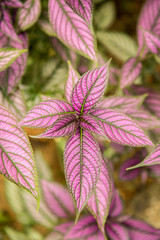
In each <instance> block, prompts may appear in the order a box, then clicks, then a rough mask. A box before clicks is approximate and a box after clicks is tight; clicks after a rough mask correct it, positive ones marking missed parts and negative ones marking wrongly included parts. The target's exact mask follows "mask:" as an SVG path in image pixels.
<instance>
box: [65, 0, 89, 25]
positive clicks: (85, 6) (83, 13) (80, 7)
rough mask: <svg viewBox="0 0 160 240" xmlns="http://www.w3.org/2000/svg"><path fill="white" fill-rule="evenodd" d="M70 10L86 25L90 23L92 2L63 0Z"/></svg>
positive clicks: (87, 0) (86, 0)
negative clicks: (85, 22)
mask: <svg viewBox="0 0 160 240" xmlns="http://www.w3.org/2000/svg"><path fill="white" fill-rule="evenodd" d="M65 2H66V3H67V4H68V6H69V7H70V8H72V10H73V11H74V12H75V13H77V14H78V15H79V16H80V17H81V18H83V19H84V20H85V21H87V22H88V23H90V22H91V14H92V8H93V0H85V1H81V0H65Z"/></svg>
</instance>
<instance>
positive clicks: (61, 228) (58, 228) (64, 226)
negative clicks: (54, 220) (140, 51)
mask: <svg viewBox="0 0 160 240" xmlns="http://www.w3.org/2000/svg"><path fill="white" fill-rule="evenodd" d="M72 226H74V222H72V221H71V222H66V223H62V224H59V225H57V226H56V227H54V229H55V231H58V232H59V233H61V234H66V232H67V231H69V229H70V228H71V227H72Z"/></svg>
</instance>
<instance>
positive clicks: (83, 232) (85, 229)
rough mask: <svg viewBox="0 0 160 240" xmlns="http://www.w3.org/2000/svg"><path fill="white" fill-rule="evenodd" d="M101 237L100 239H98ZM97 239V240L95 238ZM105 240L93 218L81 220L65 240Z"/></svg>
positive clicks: (86, 217) (88, 217) (87, 217)
mask: <svg viewBox="0 0 160 240" xmlns="http://www.w3.org/2000/svg"><path fill="white" fill-rule="evenodd" d="M98 236H99V238H98ZM94 237H95V238H94ZM96 237H97V238H96ZM77 239H78V240H80V239H81V240H85V239H86V240H96V239H99V240H105V238H104V237H103V235H102V233H101V232H100V231H99V228H98V225H97V223H96V221H95V219H94V218H93V217H92V216H85V217H83V218H81V219H80V220H79V221H78V223H77V224H76V225H74V226H73V228H72V229H71V230H70V231H69V233H68V234H67V235H66V236H65V240H77Z"/></svg>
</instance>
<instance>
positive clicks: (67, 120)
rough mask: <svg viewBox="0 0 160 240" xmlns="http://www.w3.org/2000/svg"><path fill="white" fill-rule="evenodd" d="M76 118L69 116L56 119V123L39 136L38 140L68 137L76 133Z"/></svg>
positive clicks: (72, 115)
mask: <svg viewBox="0 0 160 240" xmlns="http://www.w3.org/2000/svg"><path fill="white" fill-rule="evenodd" d="M76 120H77V118H76V115H75V114H70V115H67V116H64V117H61V118H59V119H57V121H56V122H55V123H54V124H53V125H52V126H51V127H50V128H49V129H47V130H46V131H45V132H44V133H42V134H40V135H39V136H36V138H37V137H39V138H55V137H65V136H69V135H71V134H72V133H74V132H75V131H76V128H77V122H76Z"/></svg>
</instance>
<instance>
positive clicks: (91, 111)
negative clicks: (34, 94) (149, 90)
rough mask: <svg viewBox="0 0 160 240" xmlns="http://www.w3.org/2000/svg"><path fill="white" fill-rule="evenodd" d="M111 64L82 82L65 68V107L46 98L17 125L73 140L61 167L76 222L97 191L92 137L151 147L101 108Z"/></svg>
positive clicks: (126, 121)
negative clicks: (43, 130)
mask: <svg viewBox="0 0 160 240" xmlns="http://www.w3.org/2000/svg"><path fill="white" fill-rule="evenodd" d="M109 63H110V61H108V62H107V63H106V64H105V65H104V66H102V67H98V68H95V69H93V70H90V71H88V72H87V73H86V74H84V75H83V76H82V77H79V74H78V73H77V72H76V71H75V70H74V69H73V67H72V66H71V65H69V74H68V80H67V82H66V89H65V94H66V99H67V100H68V101H69V103H67V102H66V101H62V100H55V99H47V100H46V101H43V102H41V103H40V104H38V105H37V106H35V107H33V109H32V110H31V111H30V112H28V114H27V115H26V116H25V118H24V119H23V120H22V121H21V122H20V123H19V124H20V125H22V126H26V127H40V128H44V127H48V129H47V130H46V131H45V132H44V133H42V134H41V135H39V136H38V137H40V138H44V137H45V138H54V137H62V136H70V135H71V136H70V138H69V139H68V140H67V143H66V147H65V151H64V168H65V176H66V181H67V185H68V188H69V190H70V192H71V193H72V196H73V199H74V201H75V204H76V206H77V217H78V215H79V214H80V212H81V211H82V209H83V208H84V206H85V205H86V203H87V202H88V200H89V198H90V197H91V195H92V193H93V192H94V191H95V188H96V184H97V181H98V179H99V174H100V170H101V162H102V161H101V160H102V156H101V152H100V149H99V145H98V143H97V141H96V140H95V138H94V136H93V135H92V133H96V134H99V135H101V136H103V137H105V138H107V139H109V140H111V141H114V142H117V143H119V144H123V145H130V146H145V145H153V144H152V142H151V141H150V140H149V139H148V137H147V136H146V135H145V133H144V132H143V130H142V129H141V128H140V126H139V125H137V123H135V122H134V121H133V120H132V119H131V118H129V117H128V116H127V115H125V114H124V113H122V112H119V111H118V110H116V109H113V108H107V109H106V108H105V106H104V104H102V105H103V107H102V105H101V103H99V102H100V99H101V98H102V96H103V94H104V90H105V87H106V85H107V82H108V76H109ZM96 105H97V106H96ZM92 196H93V195H92Z"/></svg>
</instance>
